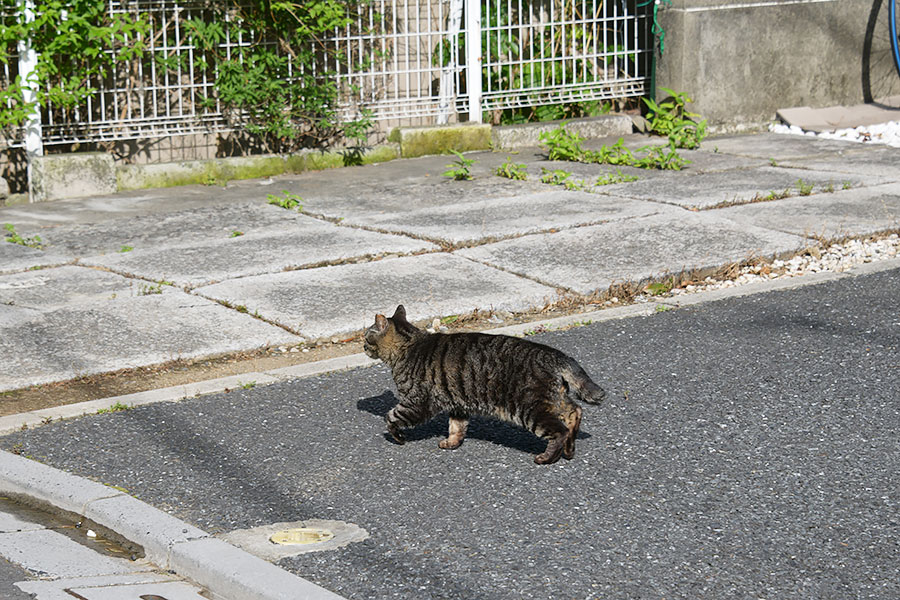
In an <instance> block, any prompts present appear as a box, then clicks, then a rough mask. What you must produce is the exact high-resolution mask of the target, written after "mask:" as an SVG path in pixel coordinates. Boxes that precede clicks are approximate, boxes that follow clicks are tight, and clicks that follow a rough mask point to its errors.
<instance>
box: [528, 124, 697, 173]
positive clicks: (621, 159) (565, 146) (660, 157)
mask: <svg viewBox="0 0 900 600" xmlns="http://www.w3.org/2000/svg"><path fill="white" fill-rule="evenodd" d="M540 140H541V143H542V144H543V145H545V146H546V147H547V150H548V156H549V158H550V160H568V161H578V162H586V163H598V164H609V165H624V166H630V167H638V168H641V169H670V170H676V171H677V170H680V169H682V168H684V166H685V165H687V164H689V163H690V161H688V160H686V159H684V158H683V157H682V156H681V155H680V154H678V151H677V150H676V148H675V143H674V142H673V141H672V140H671V139H670V140H669V142H668V144H665V145H662V146H659V145H656V146H652V145H651V146H644V147H642V148H638V149H637V151H636V152H637V154H635V153H634V152H632V151H631V150H629V149H628V148H627V147H625V140H624V138H619V139H618V141H616V143H615V144H612V145H609V146H607V145H603V146H601V147H600V149H599V150H585V149H583V148H582V147H581V142H582V139H581V137H580V136H579V135H578V134H577V133H574V132H570V131H568V130H567V129H566V128H565V124H562V125H560V126H559V127H558V128H556V129H554V130H553V131H548V132H544V133H542V134H541V135H540ZM642 153H643V154H644V155H643V156H640V154H642Z"/></svg>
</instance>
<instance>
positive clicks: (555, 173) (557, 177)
mask: <svg viewBox="0 0 900 600" xmlns="http://www.w3.org/2000/svg"><path fill="white" fill-rule="evenodd" d="M571 176H572V174H571V173H570V172H568V171H564V170H563V169H548V168H547V167H541V183H549V184H550V185H563V184H565V182H566V181H567V180H568V179H569V177H571Z"/></svg>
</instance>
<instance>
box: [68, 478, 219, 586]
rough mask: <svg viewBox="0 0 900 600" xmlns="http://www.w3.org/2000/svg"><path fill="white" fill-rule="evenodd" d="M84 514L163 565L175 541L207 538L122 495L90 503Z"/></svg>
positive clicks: (201, 533)
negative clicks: (132, 543) (139, 547)
mask: <svg viewBox="0 0 900 600" xmlns="http://www.w3.org/2000/svg"><path fill="white" fill-rule="evenodd" d="M84 517H86V518H88V519H90V520H92V521H94V522H95V523H97V524H99V525H102V526H103V527H106V528H108V529H111V530H112V531H115V532H116V533H117V534H119V535H121V536H122V537H124V538H125V539H127V540H129V541H131V542H134V543H136V544H139V545H140V546H141V547H143V549H144V554H145V556H146V558H147V560H149V561H150V562H152V563H154V564H156V565H157V566H159V567H162V568H167V567H168V561H169V558H168V557H169V552H170V550H171V548H172V546H173V545H174V544H177V543H180V542H186V541H189V540H195V539H200V538H205V537H208V534H207V533H206V532H205V531H203V530H201V529H198V528H196V527H193V526H191V525H188V524H187V523H185V522H183V521H181V520H179V519H176V518H175V517H172V516H170V515H167V514H166V513H164V512H162V511H161V510H158V509H156V508H153V507H152V506H150V505H149V504H146V503H144V502H141V501H140V500H138V499H137V498H133V497H131V496H128V495H125V494H120V495H118V496H114V497H112V498H104V499H101V500H96V501H94V502H90V503H89V504H88V505H87V506H86V507H85V509H84Z"/></svg>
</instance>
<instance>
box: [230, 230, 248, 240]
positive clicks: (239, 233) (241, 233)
mask: <svg viewBox="0 0 900 600" xmlns="http://www.w3.org/2000/svg"><path fill="white" fill-rule="evenodd" d="M242 235H244V232H243V231H238V230H237V229H235V230H234V231H232V232H231V235H230V236H228V237H233V238H236V237H241V236H242Z"/></svg>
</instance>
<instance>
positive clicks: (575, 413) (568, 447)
mask: <svg viewBox="0 0 900 600" xmlns="http://www.w3.org/2000/svg"><path fill="white" fill-rule="evenodd" d="M562 420H563V423H565V424H566V427H567V428H568V429H569V433H568V435H567V436H566V443H565V444H564V445H563V453H562V455H563V458H565V459H566V460H571V459H572V457H573V456H575V438H576V437H577V436H578V430H579V429H580V428H581V407H580V406H578V405H577V404H572V406H571V410H569V411H568V412H567V413H566V414H564V415H562Z"/></svg>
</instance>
